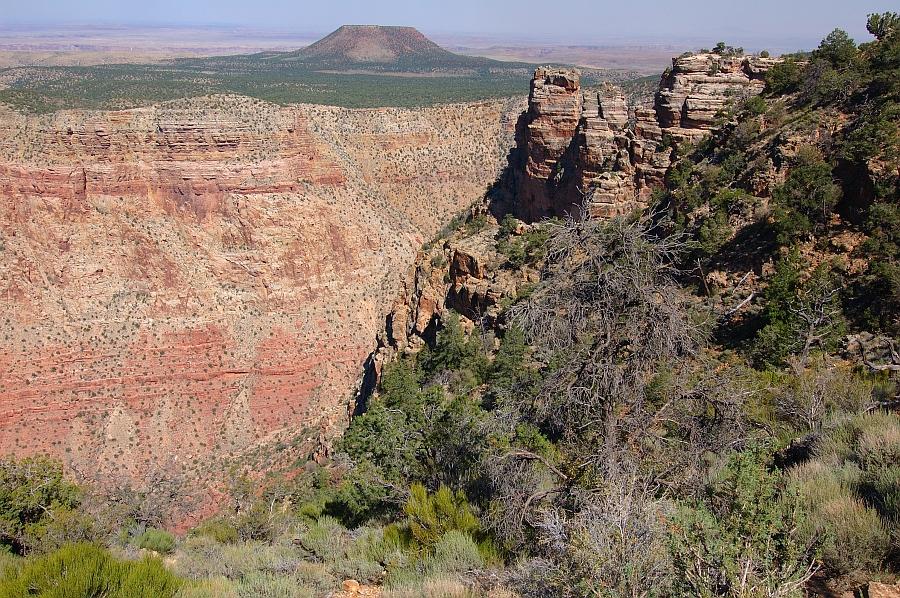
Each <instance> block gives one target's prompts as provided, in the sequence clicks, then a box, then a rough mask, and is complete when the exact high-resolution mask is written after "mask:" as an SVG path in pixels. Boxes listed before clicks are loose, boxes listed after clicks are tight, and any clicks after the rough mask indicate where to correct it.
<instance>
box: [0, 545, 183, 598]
mask: <svg viewBox="0 0 900 598" xmlns="http://www.w3.org/2000/svg"><path fill="white" fill-rule="evenodd" d="M181 585H182V581H181V580H179V579H178V578H177V577H176V576H175V575H173V574H172V573H170V572H169V571H167V570H166V569H165V567H163V564H162V562H161V561H160V560H159V559H153V558H146V559H144V560H142V561H118V560H116V559H114V558H113V557H112V556H110V554H109V553H108V552H107V551H106V550H104V549H102V548H99V547H97V546H93V545H91V544H74V545H70V546H66V547H63V548H61V549H60V550H58V551H56V552H54V553H51V554H49V555H46V556H42V557H39V558H36V559H33V560H29V561H28V562H26V563H25V564H24V565H23V566H22V567H21V568H19V569H8V570H7V571H5V572H4V575H3V578H2V579H0V598H24V597H25V596H35V595H36V596H43V597H45V598H95V597H99V596H102V597H103V598H165V597H172V596H175V594H176V592H178V590H179V588H180V587H181Z"/></svg>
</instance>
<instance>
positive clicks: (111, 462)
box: [0, 54, 768, 526]
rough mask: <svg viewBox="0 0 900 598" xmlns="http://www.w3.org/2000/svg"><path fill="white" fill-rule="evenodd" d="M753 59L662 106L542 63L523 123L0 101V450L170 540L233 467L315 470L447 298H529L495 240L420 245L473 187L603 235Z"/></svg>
mask: <svg viewBox="0 0 900 598" xmlns="http://www.w3.org/2000/svg"><path fill="white" fill-rule="evenodd" d="M760 60H763V59H759V58H758V57H752V58H742V59H733V58H727V57H721V56H717V55H711V54H703V55H696V56H694V55H691V56H682V57H680V58H677V59H675V60H674V61H673V67H672V69H670V70H669V71H667V73H666V74H665V75H664V77H663V78H662V82H661V88H660V91H659V93H657V95H656V105H655V106H654V107H652V108H651V107H648V106H644V107H641V106H628V105H627V104H626V101H625V98H624V96H623V95H622V93H621V91H620V90H618V89H617V88H615V87H613V86H611V85H604V86H602V87H601V89H600V90H599V91H596V90H584V89H582V88H581V85H580V81H579V73H578V71H575V70H566V69H553V68H550V67H546V68H544V67H542V68H540V69H538V70H537V71H536V72H535V76H534V79H533V80H532V83H531V92H530V96H529V101H528V105H527V106H526V104H525V101H524V98H509V99H505V100H491V101H484V102H476V103H468V104H451V105H440V106H435V107H430V108H417V109H401V108H380V109H360V110H352V109H345V108H335V107H327V106H317V105H302V104H301V105H289V106H286V107H280V106H277V105H274V104H270V103H267V102H264V101H262V100H257V99H251V98H246V97H242V96H234V95H219V96H208V97H202V98H193V99H184V100H177V101H173V102H168V103H162V104H157V105H155V106H153V107H148V108H136V109H131V110H120V111H89V110H68V111H58V112H54V113H51V114H46V115H33V116H27V115H24V114H22V113H19V112H15V111H13V110H10V109H0V342H2V347H3V350H2V356H0V452H3V453H13V454H16V455H25V454H36V453H47V454H50V455H52V456H55V457H59V458H61V459H62V460H63V462H64V463H65V466H66V467H67V469H68V470H69V471H72V472H75V474H76V476H77V477H78V478H79V479H81V480H84V481H88V482H91V483H94V484H98V485H100V486H101V487H105V488H107V489H112V490H122V491H135V492H138V493H140V494H144V495H151V496H153V495H156V496H158V497H160V501H161V502H164V503H165V504H166V505H167V509H168V510H169V513H167V515H168V517H169V521H170V524H175V525H176V526H188V525H192V524H194V523H196V522H197V521H199V519H201V518H202V517H204V516H207V515H209V514H211V513H212V512H214V511H215V510H216V509H217V508H219V506H220V505H221V504H222V501H223V500H224V499H225V497H226V496H227V486H228V483H229V482H228V481H229V479H233V478H234V476H235V475H238V474H240V473H241V472H257V474H259V475H262V474H263V473H264V472H266V471H291V470H292V469H298V468H301V467H303V466H304V465H305V464H306V463H307V462H308V461H309V460H317V461H322V460H323V459H325V458H327V457H329V456H330V453H331V450H332V449H331V441H332V439H333V438H334V437H335V435H336V434H339V433H340V431H341V429H342V428H343V426H344V425H345V424H346V422H347V420H348V417H349V416H350V414H351V413H352V412H353V410H354V409H356V408H358V407H359V406H357V405H356V404H355V403H354V402H353V396H354V392H353V390H352V388H353V386H354V383H355V382H356V381H357V378H358V375H359V373H360V371H362V365H363V362H364V361H365V360H366V359H367V356H369V365H370V366H372V365H374V366H375V367H374V368H373V367H368V368H367V372H368V373H370V374H371V373H372V372H375V373H376V375H377V370H378V369H379V366H378V364H380V363H382V362H383V361H384V360H386V359H390V356H391V354H393V353H394V352H395V351H397V350H399V349H403V348H407V347H409V348H415V347H416V346H421V344H422V343H423V342H424V341H423V340H422V339H423V337H424V336H426V335H427V334H428V331H429V330H431V331H433V327H434V324H435V322H436V320H437V318H438V317H439V316H440V313H441V311H442V310H443V308H444V307H445V305H447V306H450V307H453V308H454V309H455V310H457V311H459V312H460V313H461V314H463V315H464V316H465V317H466V318H472V319H475V317H476V316H488V317H495V316H496V315H497V313H498V311H499V304H500V303H501V301H502V300H503V299H504V298H510V297H514V296H515V294H516V292H517V289H518V287H520V286H521V284H523V283H528V282H529V276H528V274H527V273H526V274H525V275H524V276H522V275H520V276H519V278H520V279H521V280H519V279H515V280H514V279H513V278H511V277H510V276H509V275H508V273H504V272H502V271H501V270H499V269H497V268H496V267H494V266H496V263H499V262H500V261H502V256H499V255H497V254H496V252H494V251H492V250H486V249H485V247H487V246H488V245H490V244H491V243H492V242H493V237H491V238H490V239H488V238H487V237H485V238H484V239H482V238H481V237H483V236H485V235H488V236H490V235H492V234H493V231H489V232H486V233H484V234H482V235H480V236H479V235H478V234H476V235H475V236H474V237H473V238H472V239H464V240H462V241H458V242H454V243H443V244H442V243H436V244H433V245H432V246H431V248H430V249H427V250H419V248H420V247H421V246H422V244H423V242H424V241H426V240H428V239H430V238H432V237H433V236H434V235H435V234H436V233H437V232H438V231H439V230H440V229H441V227H442V226H444V225H445V224H446V223H447V222H448V221H450V219H451V217H452V216H453V215H454V214H457V213H459V212H460V211H461V210H464V209H466V208H468V207H469V206H473V205H475V204H476V203H477V202H479V201H480V200H481V199H482V198H484V197H485V195H486V193H487V196H488V197H490V198H491V199H490V201H491V205H492V206H493V207H492V209H496V210H505V211H510V212H512V213H514V214H515V215H516V216H518V217H519V218H521V219H522V220H524V221H526V222H534V221H537V220H540V219H541V218H544V217H548V216H561V215H564V214H565V213H567V212H569V211H572V210H573V209H577V204H576V203H573V200H572V198H573V197H574V198H579V197H581V196H582V194H584V193H587V192H591V197H592V203H591V205H590V208H589V209H591V211H592V213H594V214H595V215H597V216H600V217H609V216H613V215H617V214H623V213H627V212H630V211H631V210H633V209H634V208H635V207H639V206H642V205H645V204H646V203H647V201H648V200H649V198H650V193H651V191H652V189H653V188H654V186H658V185H660V184H661V183H662V180H663V177H664V175H665V171H666V168H667V167H668V165H669V160H670V152H671V149H670V148H668V149H666V148H664V147H663V145H664V144H662V142H663V140H664V134H665V135H668V136H669V137H671V138H673V139H675V140H679V139H694V138H696V137H697V136H698V135H703V134H705V133H706V132H707V131H708V130H709V128H710V127H711V126H712V125H713V122H714V116H715V114H716V112H717V111H718V110H719V109H720V108H722V107H723V106H724V105H725V103H726V102H727V101H728V99H729V98H732V97H734V96H736V95H741V94H748V93H758V92H759V91H761V89H762V84H761V73H762V72H764V70H765V68H766V67H767V64H768V63H760ZM714 64H715V66H713V65H714ZM475 209H476V208H473V210H475ZM476 211H477V210H476ZM474 213H475V212H472V214H474ZM524 227H525V228H523V230H522V231H518V233H517V234H524V233H527V232H528V230H529V229H528V225H527V224H525V225H524ZM410 264H413V265H412V266H411V267H410V266H409V265H410ZM435 264H440V265H441V266H440V267H435ZM490 264H493V266H490ZM408 268H409V269H408ZM535 275H536V274H535ZM398 288H400V289H401V291H400V296H399V297H398V295H397V289H398ZM385 314H389V315H388V316H387V319H385V317H384V316H385ZM385 323H386V325H385ZM376 337H377V338H378V344H379V345H380V348H379V349H377V350H376V351H375V353H373V354H371V355H370V353H371V351H372V347H373V345H374V344H375V339H376ZM363 383H364V384H366V385H368V386H371V375H370V376H368V377H367V380H366V381H364V382H363Z"/></svg>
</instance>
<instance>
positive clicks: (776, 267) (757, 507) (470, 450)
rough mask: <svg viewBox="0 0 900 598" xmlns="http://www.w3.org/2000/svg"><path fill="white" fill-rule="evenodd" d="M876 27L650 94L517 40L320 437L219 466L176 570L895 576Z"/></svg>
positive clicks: (885, 205)
mask: <svg viewBox="0 0 900 598" xmlns="http://www.w3.org/2000/svg"><path fill="white" fill-rule="evenodd" d="M868 29H869V31H870V32H871V34H872V35H873V37H874V40H873V41H870V42H868V43H865V44H862V45H861V46H857V45H856V44H855V43H854V42H853V40H850V39H849V38H848V37H847V36H846V34H844V33H843V32H841V31H837V30H836V31H835V32H833V33H831V34H829V35H828V36H827V37H826V38H825V39H824V40H823V41H822V44H821V45H820V47H819V48H818V49H817V50H816V51H815V52H813V53H811V54H809V55H802V56H788V57H783V58H782V59H772V58H769V57H768V56H743V55H742V53H741V52H740V50H739V49H735V48H731V47H729V46H726V45H725V44H719V45H718V46H716V47H715V48H714V49H713V50H712V51H705V52H700V53H698V54H686V55H683V56H681V57H679V58H677V59H675V60H674V61H673V67H672V69H671V70H669V71H667V72H666V73H665V74H664V76H663V78H662V80H661V85H660V91H659V92H658V93H657V95H656V98H655V105H654V106H653V108H652V109H651V108H649V107H644V108H637V109H635V108H629V107H628V106H626V105H625V102H624V99H623V97H622V95H621V94H620V92H619V91H617V90H616V89H614V88H612V87H604V88H603V89H601V90H600V91H598V92H592V93H586V92H585V91H583V90H582V89H581V87H580V81H579V78H578V74H577V73H576V72H573V71H565V70H555V69H538V71H537V72H536V73H535V78H534V80H533V82H532V90H531V96H530V101H529V108H528V111H527V112H526V113H525V114H523V115H522V116H521V117H520V119H519V122H518V125H517V130H516V141H517V144H516V148H515V150H514V151H513V152H511V154H510V156H509V166H508V168H507V170H506V171H505V173H504V175H503V176H502V177H501V179H500V180H498V181H497V183H496V184H495V185H494V186H493V187H492V188H491V190H490V191H489V192H488V194H487V196H486V198H485V200H484V202H483V203H480V204H476V205H475V206H473V208H472V209H471V210H470V211H468V212H467V213H466V214H465V215H464V217H462V218H460V219H459V220H457V221H456V222H454V223H452V225H451V226H449V227H448V228H447V229H445V232H444V233H443V234H441V235H439V236H437V237H436V238H435V239H433V240H432V241H431V242H429V243H427V244H426V245H425V246H424V247H423V248H422V250H421V251H420V253H419V256H418V258H417V262H416V264H415V265H414V266H413V268H412V269H411V270H410V271H409V273H408V275H407V276H406V278H405V280H404V282H403V284H402V285H401V291H400V294H399V297H398V299H397V300H396V302H395V303H394V306H393V309H392V311H391V313H390V315H389V316H388V318H387V320H386V323H385V327H384V330H383V331H382V332H381V334H380V335H379V343H380V346H379V348H378V350H376V351H375V352H374V353H373V354H372V356H371V358H370V360H369V362H368V365H367V371H366V374H365V376H364V379H363V383H362V385H361V391H360V393H359V395H358V399H357V403H356V405H355V413H356V416H355V417H354V418H353V419H352V421H351V422H350V425H349V427H348V429H347V431H346V432H345V434H344V435H343V438H342V439H341V440H340V441H339V442H338V443H337V444H336V445H335V446H334V447H333V450H332V451H331V452H330V454H329V455H328V461H327V462H326V463H324V464H322V465H318V466H317V465H313V464H312V463H311V464H310V465H309V467H308V468H307V469H306V470H305V471H303V472H298V473H297V474H296V475H294V476H292V477H289V478H285V477H280V478H279V477H276V476H272V477H271V478H270V479H268V480H266V481H265V482H264V483H260V484H257V485H256V487H252V486H250V485H249V484H246V483H245V485H244V486H240V480H236V488H237V489H239V490H240V489H243V492H242V493H241V492H235V497H236V500H235V505H234V506H235V509H234V510H233V511H231V512H224V513H222V514H221V515H219V516H217V517H214V518H212V519H210V520H208V521H207V522H205V523H204V524H203V525H202V526H200V527H199V528H197V529H196V530H195V531H194V533H193V534H192V535H190V536H189V537H186V538H184V539H182V540H180V543H179V544H178V546H177V547H174V550H175V551H176V555H177V558H176V562H177V565H176V569H177V570H178V571H179V573H181V574H182V575H183V576H186V577H187V578H189V579H193V580H200V581H195V582H191V583H198V584H201V585H202V584H203V583H206V584H210V583H213V581H209V580H217V581H215V583H220V584H222V585H221V587H222V588H224V589H223V590H222V593H224V592H226V591H233V592H235V594H237V593H238V592H244V593H246V592H252V590H250V589H248V588H250V587H251V584H260V585H258V586H252V587H263V586H265V587H268V588H271V587H276V586H275V585H274V584H279V583H289V584H293V585H291V587H292V588H296V587H297V586H298V585H299V586H302V587H304V588H306V589H305V590H304V591H306V592H307V593H308V594H313V595H315V594H317V593H319V594H323V595H324V594H325V593H327V592H329V591H331V590H333V589H335V587H336V585H337V584H338V583H340V581H341V580H342V579H345V580H346V579H347V578H349V577H352V578H354V579H355V580H358V581H360V582H362V583H363V584H364V586H379V587H377V588H373V587H362V588H360V586H359V585H358V583H357V581H352V582H351V581H349V580H348V581H346V582H345V584H344V590H345V592H347V595H364V594H366V593H368V592H373V593H377V592H384V593H385V594H397V595H438V594H440V595H451V596H469V595H478V594H485V595H496V596H500V595H502V596H510V595H521V596H673V597H674V596H709V597H712V596H741V597H751V596H753V597H755V596H803V595H824V596H840V595H841V593H842V592H845V591H853V590H859V592H860V593H863V595H868V596H870V597H872V596H895V595H896V594H897V592H898V591H900V590H898V589H897V587H896V585H894V586H892V585H891V584H896V582H897V575H898V573H900V535H898V530H900V516H898V513H900V465H898V464H900V416H898V413H897V400H898V399H897V392H898V388H897V372H898V371H900V355H898V352H897V349H896V340H895V339H896V337H897V334H898V332H900V330H898V329H900V321H898V318H897V314H898V311H900V310H898V302H900V284H898V280H900V269H898V258H900V255H898V254H900V246H898V244H897V238H898V235H900V190H898V177H900V173H898V163H900V138H898V120H900V118H898V115H900V87H898V85H900V83H898V81H900V77H898V76H900V17H898V15H896V14H891V13H888V14H885V15H873V16H871V17H870V18H869V22H868ZM545 216H556V218H555V219H551V220H546V219H544V217H545ZM60 508H62V507H60ZM34 517H35V519H36V520H37V524H33V525H35V526H34V527H31V528H25V527H22V528H13V529H20V530H22V531H20V532H19V534H18V535H17V536H13V535H8V536H7V537H9V538H15V539H16V541H17V542H19V546H26V545H27V546H31V547H32V549H34V548H33V547H34V546H35V540H34V538H35V537H36V536H30V535H29V533H33V534H36V533H37V532H40V531H41V530H54V529H56V528H55V527H54V526H53V524H52V521H51V520H50V519H48V518H47V517H45V516H44V514H43V513H39V514H37V515H34ZM96 537H97V538H98V539H99V540H98V541H106V542H107V543H113V544H114V543H116V542H120V543H121V542H125V543H126V544H127V545H129V546H135V545H141V544H142V543H147V544H149V543H150V540H149V539H148V538H147V537H145V536H143V535H137V534H133V535H132V537H129V536H128V535H127V534H124V535H122V536H120V537H119V538H118V539H116V540H112V539H111V538H110V537H108V536H103V535H102V534H100V533H97V534H96ZM122 538H124V539H122ZM29 542H30V543H31V544H29ZM241 551H244V552H242V554H250V553H251V552H252V553H253V554H255V555H260V556H258V558H257V561H258V565H252V566H251V565H246V566H244V569H243V570H242V571H241V573H240V574H238V573H235V572H234V570H233V565H232V563H231V561H230V560H229V559H230V558H233V557H230V555H231V554H233V553H238V552H241ZM200 555H205V558H206V561H204V563H203V564H201V563H200V562H198V561H199V560H200ZM277 559H281V560H277ZM264 561H265V562H264ZM273 561H277V564H272V562H273ZM36 562H39V561H37V560H36V559H33V560H31V561H29V563H36ZM254 562H256V561H254ZM17 566H18V565H17ZM35 566H36V565H35ZM22 571H23V573H20V574H18V575H19V576H20V577H21V576H23V575H25V568H24V567H23V568H22ZM217 575H221V576H222V577H221V578H216V577H215V576H217ZM203 580H206V581H203ZM182 583H185V586H184V587H185V588H187V587H188V586H189V585H190V584H189V583H187V582H182ZM265 584H268V585H265ZM860 588H861V589H860ZM192 589H193V590H196V587H194V588H192ZM181 591H182V592H186V591H187V590H185V589H182V590H181ZM285 592H286V593H285V594H284V595H292V594H290V593H287V592H288V590H285Z"/></svg>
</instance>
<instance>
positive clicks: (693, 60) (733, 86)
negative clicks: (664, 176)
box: [655, 54, 780, 139]
mask: <svg viewBox="0 0 900 598" xmlns="http://www.w3.org/2000/svg"><path fill="white" fill-rule="evenodd" d="M779 60H780V59H779V58H762V57H760V56H719V55H717V54H693V55H688V56H681V57H678V58H673V59H672V68H671V69H668V70H667V71H666V73H665V74H664V75H663V77H662V81H661V82H660V86H659V93H657V94H656V104H655V109H656V118H657V121H658V122H659V125H660V127H662V128H664V129H668V130H669V131H668V132H669V133H670V134H671V135H673V136H675V137H684V138H693V139H696V138H698V137H701V136H703V134H704V133H705V132H706V131H708V130H709V129H710V127H712V125H713V123H714V121H715V118H716V113H717V112H718V111H719V110H721V109H722V108H723V107H724V105H725V102H726V100H728V99H740V98H742V97H746V96H748V95H755V94H759V93H761V92H762V90H763V87H764V86H765V81H764V80H763V78H764V76H765V73H766V71H768V70H769V68H771V67H772V65H774V64H776V63H777V62H778V61H779Z"/></svg>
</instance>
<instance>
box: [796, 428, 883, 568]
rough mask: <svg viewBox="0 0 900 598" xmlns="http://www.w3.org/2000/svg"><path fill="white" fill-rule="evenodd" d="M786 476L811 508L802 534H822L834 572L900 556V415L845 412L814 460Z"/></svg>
mask: <svg viewBox="0 0 900 598" xmlns="http://www.w3.org/2000/svg"><path fill="white" fill-rule="evenodd" d="M788 479H789V485H791V486H792V487H793V488H794V489H795V491H796V492H797V495H798V496H799V498H800V500H801V501H803V502H804V503H805V505H806V508H807V509H808V510H809V512H810V513H811V516H810V518H809V519H808V520H807V521H806V522H805V524H804V526H803V529H802V532H803V534H804V535H806V536H807V537H808V538H810V539H813V538H819V541H820V544H821V547H822V557H823V562H824V563H825V565H826V566H828V567H829V568H830V569H831V570H833V571H834V572H836V573H839V574H848V573H853V572H869V573H877V572H879V571H882V570H883V569H884V568H885V567H887V566H891V561H892V560H896V558H897V557H896V554H897V549H898V546H900V518H898V515H897V513H898V508H900V417H898V416H897V415H896V414H893V413H890V412H873V413H861V414H857V415H854V416H843V417H841V418H839V419H838V420H837V421H835V422H832V423H831V424H830V425H827V426H825V429H824V430H823V432H822V436H821V438H819V439H818V441H817V442H816V445H815V448H814V457H813V459H812V460H810V461H808V462H806V463H803V464H801V465H799V466H797V467H795V468H793V469H792V470H790V472H789V476H788ZM894 564H896V563H894Z"/></svg>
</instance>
